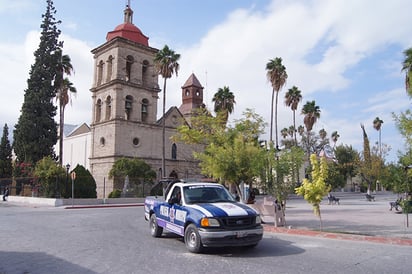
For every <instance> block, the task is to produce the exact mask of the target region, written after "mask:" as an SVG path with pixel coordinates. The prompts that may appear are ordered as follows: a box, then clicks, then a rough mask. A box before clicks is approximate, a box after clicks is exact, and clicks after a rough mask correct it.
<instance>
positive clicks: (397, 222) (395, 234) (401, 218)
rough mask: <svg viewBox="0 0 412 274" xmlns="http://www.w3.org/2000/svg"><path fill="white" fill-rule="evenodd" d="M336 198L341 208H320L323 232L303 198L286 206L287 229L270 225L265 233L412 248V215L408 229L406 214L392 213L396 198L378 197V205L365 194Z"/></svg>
mask: <svg viewBox="0 0 412 274" xmlns="http://www.w3.org/2000/svg"><path fill="white" fill-rule="evenodd" d="M333 195H334V196H336V197H338V198H340V204H339V205H338V204H331V205H329V204H328V201H327V199H324V201H323V202H322V204H321V207H320V210H321V217H322V230H320V221H319V218H318V217H317V216H315V214H314V213H313V210H312V206H311V205H310V204H308V203H307V202H306V201H305V200H304V199H303V198H302V197H297V196H293V197H292V198H291V199H289V200H288V201H287V204H286V216H285V219H286V226H285V227H275V226H274V224H273V223H271V222H267V223H265V225H264V226H265V231H267V232H275V233H288V234H295V235H303V236H316V237H326V238H333V239H347V240H368V241H372V242H379V243H389V244H401V245H411V246H412V214H409V227H407V226H406V215H405V214H402V213H400V212H398V213H397V212H396V211H395V210H393V211H390V210H389V209H390V206H389V202H392V201H395V200H396V195H394V194H392V193H378V194H376V195H375V194H374V195H375V201H374V202H373V201H372V202H369V201H367V200H366V198H365V194H364V193H340V192H335V193H333Z"/></svg>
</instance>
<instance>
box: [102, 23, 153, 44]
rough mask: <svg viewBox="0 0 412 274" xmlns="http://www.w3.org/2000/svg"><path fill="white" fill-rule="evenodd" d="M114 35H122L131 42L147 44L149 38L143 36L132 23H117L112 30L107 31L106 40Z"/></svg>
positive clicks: (114, 36)
mask: <svg viewBox="0 0 412 274" xmlns="http://www.w3.org/2000/svg"><path fill="white" fill-rule="evenodd" d="M116 37H123V38H125V39H128V40H131V41H133V42H136V43H139V44H142V45H144V46H147V47H148V46H149V38H148V37H147V36H145V35H144V34H143V33H142V31H141V30H140V29H139V28H138V27H136V26H135V25H133V24H132V23H123V24H121V25H118V26H117V27H116V28H115V29H114V31H110V32H108V33H107V36H106V41H110V40H112V39H114V38H116Z"/></svg>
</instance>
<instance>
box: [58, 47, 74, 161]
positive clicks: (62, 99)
mask: <svg viewBox="0 0 412 274" xmlns="http://www.w3.org/2000/svg"><path fill="white" fill-rule="evenodd" d="M56 55H57V65H56V72H57V73H56V77H55V79H54V87H55V89H56V92H57V96H56V99H57V100H58V101H59V119H60V121H59V164H60V165H62V164H63V162H62V161H63V135H64V134H63V131H64V111H65V108H66V106H67V104H68V103H69V102H71V97H70V94H71V93H76V92H77V90H76V88H75V87H74V86H73V83H72V82H70V80H69V78H67V77H64V75H69V76H70V75H71V74H72V72H73V71H74V69H73V65H72V64H71V59H70V56H69V55H63V53H62V50H61V49H59V50H57V51H56ZM69 92H70V93H69Z"/></svg>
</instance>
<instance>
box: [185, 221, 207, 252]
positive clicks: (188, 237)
mask: <svg viewBox="0 0 412 274" xmlns="http://www.w3.org/2000/svg"><path fill="white" fill-rule="evenodd" d="M185 244H186V248H187V249H188V250H189V251H190V252H193V253H199V252H201V251H202V249H203V246H202V242H201V241H200V235H199V232H198V231H197V227H196V226H195V225H194V224H190V225H188V226H187V228H186V230H185Z"/></svg>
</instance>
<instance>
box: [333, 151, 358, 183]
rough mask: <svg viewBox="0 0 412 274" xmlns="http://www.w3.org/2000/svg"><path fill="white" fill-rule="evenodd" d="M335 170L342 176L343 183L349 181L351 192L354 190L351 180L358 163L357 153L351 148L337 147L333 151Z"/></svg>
mask: <svg viewBox="0 0 412 274" xmlns="http://www.w3.org/2000/svg"><path fill="white" fill-rule="evenodd" d="M335 156H336V160H337V169H338V171H339V173H340V174H341V175H342V176H343V178H344V180H345V182H347V180H348V179H350V181H351V187H352V191H354V190H355V186H354V184H353V180H352V179H353V178H354V177H355V176H356V174H357V164H358V163H359V153H358V152H357V151H356V150H355V149H354V148H353V147H352V146H348V145H346V146H344V145H340V146H337V147H336V149H335Z"/></svg>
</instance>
